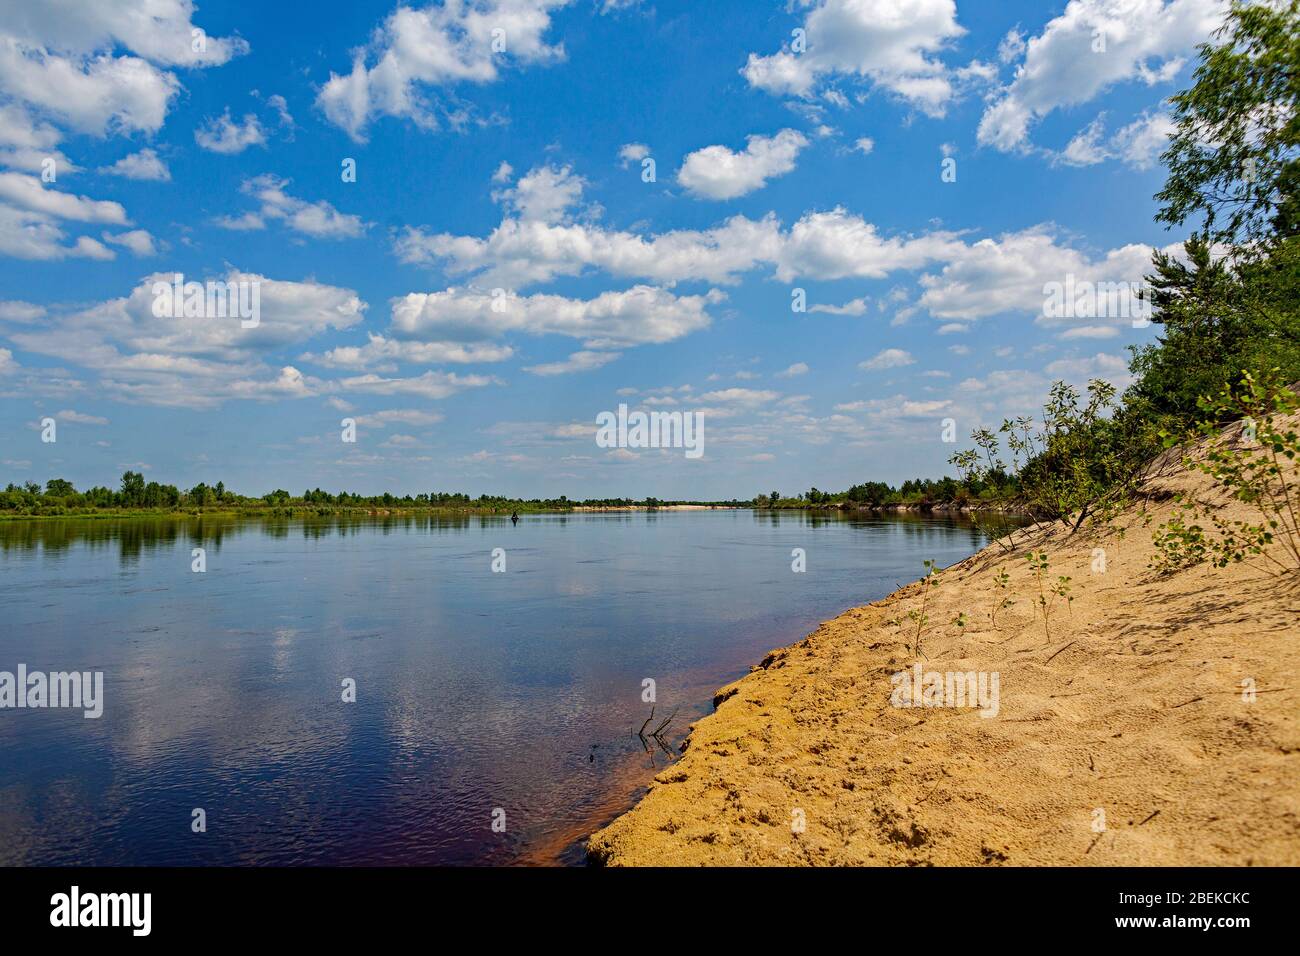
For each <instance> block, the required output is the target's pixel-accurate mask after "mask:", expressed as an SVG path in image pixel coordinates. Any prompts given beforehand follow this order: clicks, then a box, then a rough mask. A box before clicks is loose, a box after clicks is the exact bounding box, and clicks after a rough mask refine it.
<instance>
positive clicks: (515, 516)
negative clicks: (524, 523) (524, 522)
mask: <svg viewBox="0 0 1300 956" xmlns="http://www.w3.org/2000/svg"><path fill="white" fill-rule="evenodd" d="M510 523H511V524H519V512H518V511H516V512H514V514H512V515H511V516H510Z"/></svg>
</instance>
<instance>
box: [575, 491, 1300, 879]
mask: <svg viewBox="0 0 1300 956" xmlns="http://www.w3.org/2000/svg"><path fill="white" fill-rule="evenodd" d="M1173 471H1174V475H1175V476H1174V477H1172V478H1168V477H1166V478H1160V479H1153V480H1152V481H1151V482H1150V483H1149V490H1150V491H1151V492H1152V493H1153V495H1154V496H1156V497H1161V496H1167V493H1168V492H1170V491H1172V490H1175V489H1178V488H1191V487H1196V488H1197V489H1198V490H1199V491H1200V492H1201V493H1203V494H1212V493H1211V492H1210V490H1209V489H1210V487H1211V484H1210V482H1209V480H1208V479H1207V478H1205V477H1204V476H1201V475H1199V474H1198V473H1195V472H1191V473H1188V472H1184V471H1183V470H1182V469H1181V468H1175V469H1173ZM1218 500H1219V501H1220V502H1221V503H1222V501H1223V499H1218ZM1147 508H1148V512H1149V513H1150V514H1151V515H1152V517H1153V520H1152V521H1151V522H1150V524H1149V526H1144V523H1143V520H1142V517H1141V516H1140V515H1139V513H1138V512H1137V511H1136V509H1135V510H1133V511H1130V512H1128V513H1126V515H1125V516H1124V517H1123V518H1121V519H1120V520H1119V521H1118V522H1117V523H1118V524H1119V525H1120V526H1123V527H1125V528H1126V533H1125V534H1124V535H1123V537H1122V538H1121V536H1120V535H1118V534H1116V533H1114V532H1099V531H1085V532H1080V533H1078V534H1075V535H1069V534H1068V533H1067V532H1066V530H1065V529H1064V528H1062V527H1061V526H1060V525H1057V526H1055V527H1045V526H1037V527H1035V528H1033V529H1027V530H1024V531H1021V532H1018V533H1017V534H1016V535H1014V536H1013V538H1012V540H1011V541H1010V544H1009V546H1010V547H1011V548H1012V549H1013V551H1014V553H1006V552H1004V551H1003V549H1002V548H1001V547H1000V546H998V545H993V546H990V547H989V548H986V549H985V550H984V551H982V552H980V553H979V554H977V555H975V556H974V557H972V558H970V559H969V560H967V561H964V562H962V563H961V564H959V565H956V566H954V567H952V568H949V569H947V570H945V571H943V572H942V573H941V574H940V576H939V580H940V582H941V583H940V584H939V586H938V587H937V588H935V589H933V590H932V591H931V597H930V608H929V612H928V613H929V618H930V624H929V626H928V627H927V628H926V630H925V633H924V638H923V641H922V648H921V649H922V651H923V652H924V654H925V655H926V656H925V657H922V658H920V660H921V663H922V664H923V666H924V669H925V670H927V671H939V672H947V671H960V672H969V671H975V672H980V671H984V672H986V673H991V672H997V673H998V675H999V689H1000V695H999V696H1000V699H999V704H1000V709H999V713H998V715H997V716H996V717H993V718H985V717H981V716H980V714H979V712H978V711H977V710H975V709H972V708H952V707H935V708H910V709H909V708H902V707H896V706H891V703H890V695H891V691H892V690H893V686H892V685H891V680H890V678H891V675H894V674H896V673H897V672H899V671H902V670H904V669H910V668H911V667H912V666H913V664H914V663H915V662H916V660H917V658H916V657H915V656H914V655H913V654H912V653H911V651H910V648H911V645H912V641H913V639H914V636H915V633H914V632H915V625H914V624H913V622H912V621H910V620H909V619H908V617H907V613H908V611H909V610H912V609H914V608H917V607H918V606H919V604H920V601H921V585H920V584H912V585H910V586H908V587H905V588H903V589H902V590H900V591H897V592H895V593H894V594H892V595H890V596H889V597H887V598H885V599H884V600H882V601H879V602H876V603H874V604H870V605H867V606H866V607H860V608H855V609H853V610H850V611H847V612H846V613H844V614H842V615H840V616H839V617H837V618H835V619H834V620H831V621H828V622H826V623H825V624H823V625H821V627H819V628H818V629H817V631H816V632H815V633H813V634H812V635H810V636H809V637H807V638H806V639H805V640H803V641H801V642H799V643H798V644H795V645H794V646H792V647H789V648H785V649H783V650H779V651H774V652H772V653H771V654H770V655H768V657H767V658H766V659H765V660H764V661H763V663H762V665H761V666H759V667H755V668H754V669H753V671H752V673H750V674H749V675H748V676H746V677H744V678H743V679H741V680H739V681H737V682H735V683H734V684H731V685H729V686H728V687H725V688H723V689H722V690H721V691H720V692H719V695H718V700H719V701H720V703H719V704H718V707H717V711H716V713H714V714H712V715H710V716H708V717H706V718H704V719H703V720H701V721H699V722H698V723H697V724H696V725H695V727H694V730H693V732H692V734H691V736H690V737H689V738H688V740H687V750H686V752H685V754H684V755H683V756H682V758H681V759H680V760H679V761H677V762H676V763H675V764H673V765H672V766H671V767H669V768H668V769H666V770H664V771H663V772H662V773H660V774H659V775H658V776H657V777H656V778H655V780H654V783H653V784H652V785H651V788H650V791H649V793H648V794H647V795H646V797H645V798H644V799H643V800H642V801H641V802H640V804H639V805H638V806H637V807H636V808H635V809H633V810H632V811H630V812H629V813H627V814H624V815H623V816H622V817H620V818H618V819H617V820H615V821H614V822H613V823H611V824H610V825H609V826H608V827H606V828H604V829H603V830H601V831H599V832H597V833H596V834H594V835H593V836H592V838H591V840H590V844H589V854H590V858H591V859H592V860H593V861H594V862H599V863H605V864H608V865H620V866H633V865H700V864H724V865H726V864H730V865H805V864H813V865H863V864H903V865H922V864H942V865H969V866H977V865H988V864H1052V865H1068V866H1077V865H1148V864H1152V865H1213V864H1233V865H1252V864H1253V865H1262V864H1267V865H1296V864H1298V863H1300V754H1297V747H1300V707H1298V706H1297V692H1298V683H1300V678H1298V675H1297V663H1296V662H1297V659H1298V658H1300V588H1297V586H1296V580H1297V578H1298V577H1300V575H1297V574H1295V573H1292V574H1290V575H1279V574H1276V573H1269V572H1265V571H1263V570H1260V569H1258V568H1253V567H1248V566H1245V565H1240V564H1239V565H1233V566H1230V567H1229V568H1227V569H1223V570H1219V569H1214V568H1210V567H1208V566H1205V565H1202V566H1200V567H1198V568H1195V569H1192V570H1189V571H1183V572H1179V573H1176V574H1173V575H1166V576H1160V575H1157V574H1156V573H1154V572H1153V571H1151V570H1149V568H1148V562H1149V560H1150V558H1151V556H1152V554H1153V547H1152V532H1153V531H1154V530H1155V528H1156V526H1157V525H1159V523H1160V522H1161V521H1163V520H1164V519H1165V518H1166V517H1167V516H1168V514H1169V513H1170V511H1171V509H1172V505H1171V503H1170V502H1169V501H1168V500H1167V497H1166V500H1163V501H1150V502H1148V505H1147ZM1224 508H1225V513H1231V512H1239V513H1240V514H1241V516H1242V517H1249V516H1250V514H1249V512H1248V511H1247V510H1246V509H1245V507H1244V506H1242V505H1240V504H1236V503H1233V504H1230V505H1225V506H1224ZM1003 543H1004V544H1006V543H1007V542H1005V541H1004V542H1003ZM1031 548H1032V549H1036V550H1042V551H1045V552H1046V553H1047V555H1048V560H1049V562H1050V565H1051V568H1050V571H1049V579H1050V580H1051V581H1054V580H1055V579H1056V577H1057V575H1061V574H1065V575H1069V576H1071V577H1072V578H1073V582H1072V591H1071V593H1072V595H1073V597H1074V601H1073V605H1072V607H1068V606H1067V604H1066V603H1065V602H1064V601H1062V600H1060V599H1057V600H1056V601H1055V603H1054V606H1053V608H1052V610H1051V615H1050V623H1049V632H1048V633H1046V634H1045V633H1044V625H1043V620H1042V616H1041V613H1040V612H1039V611H1038V606H1037V600H1038V594H1039V591H1038V586H1037V584H1036V582H1035V579H1034V576H1033V574H1032V573H1031V572H1030V570H1029V568H1028V564H1027V562H1026V560H1025V557H1024V555H1025V554H1026V553H1027V552H1028V551H1029V550H1030V549H1031ZM1098 548H1101V549H1104V551H1105V570H1104V572H1101V571H1094V566H1097V567H1099V565H1095V562H1096V559H1097V557H1098V556H1097V555H1096V554H1095V549H1098ZM999 567H1005V568H1006V569H1007V570H1008V572H1009V573H1010V575H1011V586H1010V594H1011V597H1012V599H1013V600H1014V601H1015V604H1014V606H1012V607H1011V608H1009V609H1006V610H1003V611H1001V612H999V614H998V627H997V629H994V628H993V626H992V625H991V624H990V620H989V610H990V608H991V607H992V605H993V604H994V602H995V600H996V595H995V591H996V588H995V585H994V575H995V573H996V570H997V569H998V568H999ZM920 570H921V569H918V573H919V571H920ZM959 612H964V613H965V614H966V615H967V617H968V618H969V620H970V623H969V625H968V626H966V628H965V629H964V631H960V630H959V628H958V627H956V626H955V625H954V624H952V623H950V622H952V621H953V619H954V618H955V617H956V616H957V615H958V613H959ZM1243 682H1245V684H1244V685H1243ZM1251 686H1253V687H1254V690H1255V695H1254V699H1253V700H1251V699H1249V698H1250V695H1249V694H1248V693H1246V692H1245V691H1246V690H1247V689H1248V688H1250V687H1251ZM801 824H802V826H801Z"/></svg>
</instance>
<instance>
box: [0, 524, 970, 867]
mask: <svg viewBox="0 0 1300 956" xmlns="http://www.w3.org/2000/svg"><path fill="white" fill-rule="evenodd" d="M982 544H983V539H982V538H981V537H980V535H979V534H978V533H977V532H976V531H975V530H974V529H973V528H972V527H971V526H970V525H969V524H968V523H966V522H964V521H963V520H962V519H959V518H923V517H918V516H913V515H904V516H892V515H891V516H880V517H873V518H867V519H852V520H850V519H842V518H839V517H837V516H836V517H819V516H814V515H808V514H804V513H799V512H786V513H776V514H773V513H763V512H751V511H705V512H651V513H644V512H638V513H604V514H581V515H546V516H528V517H525V518H522V519H521V520H520V522H519V524H518V526H512V525H511V524H510V522H509V521H508V520H505V519H495V518H477V517H468V518H460V519H449V518H430V517H401V518H375V519H365V520H361V519H337V518H324V519H306V520H281V521H278V522H274V521H264V520H242V521H241V520H237V519H211V518H205V519H128V520H65V521H46V522H0V609H2V610H0V670H7V671H11V672H12V671H15V670H16V668H17V665H18V664H19V663H23V664H26V665H27V666H28V668H29V669H30V670H43V671H63V670H79V671H103V672H104V683H105V691H104V696H105V704H104V714H103V717H102V718H100V719H98V720H87V719H85V718H84V717H83V716H82V714H81V712H80V711H73V710H48V709H47V710H30V709H29V710H15V709H5V710H0V864H10V865H12V864H106V865H114V864H140V865H153V864H304V863H310V864H324V865H348V864H386V863H393V864H471V863H512V862H576V861H580V860H581V850H580V844H579V843H578V842H577V841H579V840H580V838H581V837H583V836H584V835H585V834H587V833H589V832H590V831H591V830H592V829H593V828H595V827H596V826H599V825H600V824H601V823H603V822H605V821H606V820H608V819H609V818H610V817H611V816H612V815H614V814H616V813H617V812H619V811H621V810H622V809H624V808H625V807H627V806H628V805H629V803H630V801H631V800H632V799H633V798H634V797H635V795H636V793H637V790H638V788H639V787H642V786H643V785H644V784H645V782H646V781H648V779H649V778H650V777H651V776H652V775H653V774H654V773H655V769H654V768H655V765H656V764H657V765H658V766H660V767H662V766H663V764H664V761H665V759H666V758H665V757H664V755H663V754H662V753H652V754H647V753H645V751H644V750H643V749H642V746H641V744H640V742H639V741H638V740H637V739H636V738H635V735H634V733H633V731H634V730H635V729H636V728H639V727H640V726H641V725H642V724H643V722H644V721H645V720H646V718H647V717H648V715H649V712H650V704H648V703H645V702H643V700H642V694H643V689H642V688H643V681H644V680H646V679H651V680H653V681H654V682H655V691H656V701H655V705H654V706H655V708H656V714H658V715H660V716H661V717H662V716H667V715H669V714H671V713H673V712H676V713H677V717H676V718H675V719H674V722H673V723H672V724H671V725H670V727H669V729H668V731H667V732H666V734H665V736H666V737H667V738H668V740H669V742H670V743H672V742H675V741H677V740H680V737H681V735H682V734H684V733H685V732H686V729H687V724H688V723H689V722H690V721H692V720H694V719H697V718H698V717H699V716H700V715H702V714H704V713H707V711H708V710H709V709H710V699H711V697H712V694H713V691H714V690H715V689H716V688H717V687H718V686H720V685H721V684H724V683H726V682H728V681H730V680H733V679H734V678H736V677H738V676H740V675H741V674H743V673H745V672H746V671H747V669H748V667H749V665H751V664H752V663H754V662H756V661H757V660H759V659H760V658H761V656H762V655H763V654H764V653H765V652H766V651H767V650H769V649H771V648H773V647H777V646H781V645H784V644H789V643H792V642H794V641H796V640H799V639H800V638H801V637H802V636H803V635H804V634H805V633H807V632H808V631H810V630H812V629H813V628H815V627H816V625H817V624H818V623H819V622H820V621H822V620H825V619H827V618H829V617H832V616H834V615H835V614H837V613H839V612H840V611H841V610H843V609H845V608H847V607H850V606H853V605H855V604H861V603H864V602H866V601H870V600H874V599H877V598H879V597H882V596H884V595H885V594H887V593H888V592H890V591H892V590H893V589H894V588H895V587H896V586H897V585H898V584H899V583H905V582H907V581H910V580H915V579H916V578H917V577H918V576H919V575H920V573H921V570H922V566H921V562H922V560H923V559H926V558H934V559H936V560H937V561H938V562H939V563H940V564H941V565H947V564H950V563H952V562H954V561H957V560H959V559H961V558H963V557H965V556H966V555H968V554H970V553H971V552H972V551H974V550H976V549H977V548H979V547H980V546H981V545H982ZM200 547H201V548H203V549H205V551H206V563H207V570H206V572H204V573H194V572H193V571H191V565H192V561H193V558H192V549H194V548H200ZM495 548H501V549H504V551H505V565H506V570H505V571H504V572H502V573H495V572H493V571H492V569H491V568H492V562H493V558H492V552H493V549H495ZM794 548H802V549H804V551H805V553H806V562H807V571H806V573H801V574H796V573H793V572H792V570H791V562H792V560H793V558H792V555H791V552H792V549H794ZM348 678H350V679H352V680H355V682H356V687H357V699H356V702H355V703H345V702H344V701H343V700H342V693H343V691H342V686H341V684H342V681H344V680H345V679H348ZM657 722H658V721H657V720H656V723H657ZM200 807H201V808H203V810H204V811H205V812H206V817H207V832H206V833H194V832H192V830H191V819H192V811H193V810H194V808H200ZM502 813H503V814H504V820H505V829H504V832H495V831H494V830H493V827H492V823H493V819H494V814H495V815H496V818H497V819H498V820H499V819H501V816H502Z"/></svg>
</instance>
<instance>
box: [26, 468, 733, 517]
mask: <svg viewBox="0 0 1300 956" xmlns="http://www.w3.org/2000/svg"><path fill="white" fill-rule="evenodd" d="M675 504H708V505H716V506H726V507H743V506H745V505H748V504H749V502H747V501H739V500H731V501H710V502H688V501H677V500H665V499H660V498H645V499H636V498H587V499H582V500H570V499H569V497H568V496H567V495H560V496H559V497H558V498H510V497H507V496H504V495H479V496H478V497H477V498H472V497H470V496H469V495H467V494H464V493H462V492H445V491H431V492H421V493H420V494H416V495H410V494H407V495H395V494H393V493H392V492H387V491H386V492H384V493H383V494H380V495H362V494H358V493H357V492H350V491H340V492H338V493H337V494H332V493H330V492H328V491H325V490H323V489H321V488H312V489H309V490H307V491H304V492H303V493H302V494H301V495H293V494H291V493H290V492H288V491H285V490H284V489H283V488H277V489H275V490H274V491H270V492H267V493H266V494H264V495H261V496H260V497H249V496H247V495H241V494H238V493H237V492H234V491H230V490H229V489H227V488H226V484H225V482H223V481H218V482H217V483H216V484H215V485H209V484H207V483H205V482H199V483H198V484H197V485H195V486H194V487H193V488H190V489H189V490H188V491H182V490H180V489H179V488H177V487H176V486H175V485H165V484H160V483H159V482H156V481H145V478H144V475H142V474H141V473H140V472H138V471H127V472H125V473H124V474H123V475H122V480H121V482H120V484H119V485H118V487H117V488H116V489H113V488H105V487H103V486H99V485H97V486H95V487H93V488H90V489H88V490H86V491H78V490H77V489H76V488H75V487H74V486H73V484H72V482H70V481H68V480H67V479H64V478H51V479H50V480H49V481H47V482H46V483H45V487H44V488H42V487H41V486H40V485H39V484H37V483H36V482H34V481H29V482H26V483H24V484H22V485H16V484H13V483H12V482H11V483H10V484H9V485H8V486H7V487H6V488H5V490H4V491H3V492H0V513H8V514H10V515H21V516H57V515H76V514H95V513H113V512H119V511H120V512H141V511H143V512H173V511H183V512H201V511H204V510H210V511H211V510H216V511H257V512H268V511H269V512H272V513H283V512H286V511H288V512H292V511H305V512H317V513H322V514H325V513H333V512H337V511H349V510H367V511H370V510H376V509H388V510H412V511H433V510H437V511H443V510H445V511H469V512H489V513H496V512H511V511H533V512H536V511H570V510H572V509H573V508H576V507H583V508H651V509H653V508H660V507H667V506H670V505H675Z"/></svg>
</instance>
